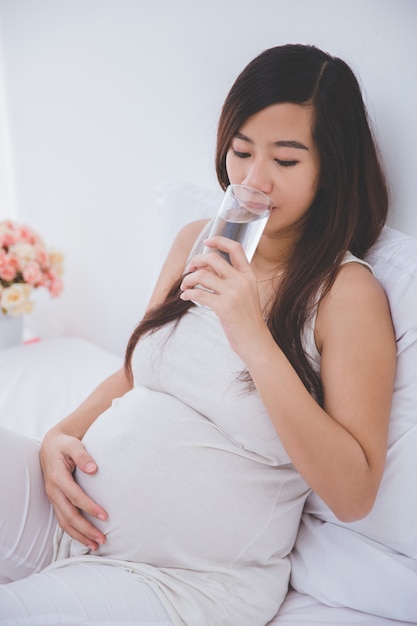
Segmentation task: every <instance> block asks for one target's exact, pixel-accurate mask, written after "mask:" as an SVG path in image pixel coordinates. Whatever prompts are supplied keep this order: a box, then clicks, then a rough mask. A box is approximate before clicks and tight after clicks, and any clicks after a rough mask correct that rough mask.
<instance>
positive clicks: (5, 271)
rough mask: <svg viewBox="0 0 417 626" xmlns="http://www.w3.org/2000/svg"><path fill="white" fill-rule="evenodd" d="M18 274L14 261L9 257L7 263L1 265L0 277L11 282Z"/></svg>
mask: <svg viewBox="0 0 417 626" xmlns="http://www.w3.org/2000/svg"><path fill="white" fill-rule="evenodd" d="M16 274H17V272H16V267H15V266H14V264H13V263H10V260H9V259H7V260H6V263H4V264H3V265H2V266H1V267H0V278H2V279H3V280H5V281H6V282H10V281H11V280H14V279H15V278H16Z"/></svg>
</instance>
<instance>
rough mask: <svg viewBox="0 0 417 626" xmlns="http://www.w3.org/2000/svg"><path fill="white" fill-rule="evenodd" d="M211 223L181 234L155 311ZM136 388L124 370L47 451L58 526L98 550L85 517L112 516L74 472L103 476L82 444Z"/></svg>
mask: <svg viewBox="0 0 417 626" xmlns="http://www.w3.org/2000/svg"><path fill="white" fill-rule="evenodd" d="M206 223H207V220H199V221H197V222H193V223H191V224H188V225H187V226H185V227H184V228H183V229H182V230H181V231H180V232H179V234H178V235H177V237H176V239H175V241H174V244H173V246H172V248H171V251H170V252H169V254H168V257H167V259H166V261H165V264H164V266H163V268H162V271H161V274H160V277H159V279H158V282H157V284H156V287H155V290H154V292H153V294H152V297H151V299H150V302H149V308H151V307H153V306H155V305H157V304H158V303H159V302H162V301H163V300H164V298H165V295H166V294H167V292H168V291H169V288H170V286H171V283H172V282H173V280H174V279H175V278H177V277H178V276H179V275H180V274H181V272H182V271H183V268H184V266H185V263H186V261H187V258H188V255H189V253H190V250H191V248H192V245H193V243H194V241H195V239H196V238H197V236H198V235H199V233H200V232H201V230H202V228H203V227H204V225H205V224H206ZM131 386H132V385H131V383H130V381H129V380H128V378H127V376H126V373H125V370H124V368H121V369H120V370H118V371H117V372H115V374H113V375H112V376H110V377H109V378H107V379H106V380H105V381H104V382H102V383H101V384H100V385H99V386H98V387H97V388H96V389H95V391H93V393H92V394H91V395H90V396H88V398H87V399H86V400H85V401H84V402H83V403H82V404H81V405H80V406H79V407H78V408H77V409H76V410H75V411H73V412H72V413H71V414H70V415H68V416H67V417H66V418H65V419H63V420H62V421H61V422H59V423H58V424H57V425H56V426H54V427H53V428H51V430H49V431H48V432H47V433H46V435H45V437H44V439H43V442H42V446H41V453H40V459H41V466H42V471H43V476H44V481H45V490H46V494H47V496H48V498H49V500H50V502H51V503H52V506H53V507H54V511H55V515H56V517H57V520H58V523H59V525H60V526H61V528H63V529H64V530H65V531H66V532H67V533H68V534H69V535H70V536H71V537H73V538H74V539H77V540H78V541H80V542H81V543H82V544H84V545H86V546H88V547H89V548H90V549H92V550H95V549H97V547H98V545H99V544H102V543H104V542H105V540H106V537H105V535H104V534H103V533H102V532H101V531H100V530H98V529H97V528H96V527H95V526H94V525H93V524H92V523H91V522H89V521H88V520H87V519H86V518H85V517H84V516H83V515H82V513H81V512H82V511H84V512H85V513H88V515H90V516H91V517H92V518H93V519H94V518H96V519H106V518H107V512H106V511H105V510H104V509H103V508H102V507H101V506H100V505H99V504H98V503H96V502H94V501H93V500H92V499H91V498H89V497H88V496H87V494H86V493H85V492H84V491H83V490H82V489H81V488H80V487H79V486H78V485H77V483H76V482H75V480H74V477H73V472H74V470H75V468H76V467H77V468H78V469H80V470H81V471H83V472H85V473H87V474H94V473H95V472H96V471H97V469H98V468H97V465H96V463H95V461H94V459H93V458H92V457H91V456H90V455H89V454H88V451H87V450H86V449H85V447H84V446H83V444H82V441H81V439H82V438H83V437H84V435H85V433H86V432H87V430H88V429H89V427H90V426H91V424H92V423H93V422H94V421H95V420H96V419H97V418H98V416H99V415H101V413H103V412H104V411H105V410H106V409H108V408H109V407H110V406H111V404H112V402H113V400H114V399H115V398H118V397H121V396H122V395H124V394H125V393H126V392H127V391H129V389H131Z"/></svg>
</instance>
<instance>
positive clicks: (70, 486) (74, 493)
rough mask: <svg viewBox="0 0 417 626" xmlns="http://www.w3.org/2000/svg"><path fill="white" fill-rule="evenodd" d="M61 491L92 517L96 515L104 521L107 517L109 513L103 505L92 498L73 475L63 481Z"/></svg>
mask: <svg viewBox="0 0 417 626" xmlns="http://www.w3.org/2000/svg"><path fill="white" fill-rule="evenodd" d="M60 491H61V493H63V494H64V496H65V497H66V498H67V500H69V501H70V502H71V503H72V504H73V505H74V506H75V507H77V509H80V510H81V511H84V512H85V513H87V514H88V515H90V517H95V518H97V519H99V520H102V521H104V520H106V519H107V513H106V511H105V510H104V509H103V507H101V506H100V505H99V504H97V502H95V501H94V500H93V499H92V498H90V497H89V496H88V495H87V494H86V493H85V492H84V491H83V490H82V489H81V487H80V486H79V485H78V484H77V483H76V482H75V480H74V479H73V478H72V476H71V477H70V478H67V480H65V481H62V483H61V485H60Z"/></svg>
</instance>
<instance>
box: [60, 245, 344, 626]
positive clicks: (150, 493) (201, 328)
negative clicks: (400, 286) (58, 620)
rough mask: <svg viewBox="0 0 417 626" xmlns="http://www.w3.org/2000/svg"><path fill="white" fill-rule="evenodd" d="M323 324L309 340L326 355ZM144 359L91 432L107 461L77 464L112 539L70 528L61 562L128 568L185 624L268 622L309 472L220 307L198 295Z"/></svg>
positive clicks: (88, 439)
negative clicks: (251, 374) (297, 464)
mask: <svg viewBox="0 0 417 626" xmlns="http://www.w3.org/2000/svg"><path fill="white" fill-rule="evenodd" d="M351 260H356V259H354V257H353V258H352V259H351V258H350V257H347V258H346V262H350V261H351ZM313 330H314V322H313V323H312V325H311V326H310V327H309V330H308V332H307V333H306V349H307V350H308V352H309V354H310V356H311V358H312V359H313V360H315V361H317V359H318V361H317V362H318V364H319V356H318V353H317V350H316V348H315V344H314V332H313ZM132 365H133V372H134V378H135V387H134V388H133V390H132V391H130V392H128V393H127V394H126V395H125V396H123V397H122V398H120V399H117V400H115V401H114V402H113V405H112V407H111V408H110V409H108V410H107V411H106V412H105V413H103V415H101V416H100V417H99V418H98V419H97V420H96V422H95V423H94V424H93V425H92V426H91V428H90V429H89V431H88V432H87V433H86V435H85V437H84V440H83V441H84V443H85V445H86V447H87V449H88V451H89V452H90V453H91V454H92V455H93V457H94V458H95V460H96V461H97V463H98V467H99V471H98V472H97V474H96V475H94V476H87V475H86V474H83V473H82V472H77V475H76V477H77V480H78V482H79V484H80V485H81V487H82V488H83V489H85V490H86V492H87V493H89V494H90V495H91V497H93V498H94V499H95V500H96V501H97V502H99V503H100V504H101V505H102V506H103V507H104V508H105V509H107V511H108V512H109V519H108V521H107V522H103V523H100V527H101V528H102V530H103V532H104V533H106V535H107V542H106V544H105V545H104V546H101V547H100V548H99V550H98V551H97V552H95V553H91V554H90V553H89V551H88V549H87V548H86V547H85V546H83V545H81V544H80V543H78V542H77V541H74V540H72V539H71V538H70V537H69V536H68V535H66V534H65V533H62V531H60V530H58V531H57V535H56V559H59V560H58V561H57V562H56V563H55V564H54V565H53V566H52V567H62V566H65V564H66V563H68V562H69V561H68V560H65V559H70V560H71V561H72V562H73V561H74V560H77V561H85V560H93V561H96V560H100V561H101V562H105V563H111V564H113V565H116V566H120V567H123V568H126V569H128V570H129V571H130V572H132V575H133V576H136V577H137V578H138V579H140V580H144V581H147V582H148V583H149V584H150V585H151V586H152V587H153V588H154V589H155V591H156V593H157V594H158V595H159V597H160V598H161V600H162V602H163V604H164V605H165V607H166V609H167V611H168V613H169V615H170V616H171V619H172V620H173V623H174V624H175V625H181V626H185V625H186V626H197V625H198V626H237V625H239V626H265V624H266V623H267V622H268V621H269V620H271V619H272V618H273V616H274V615H275V614H276V612H277V610H278V608H279V606H280V604H281V602H282V601H283V599H284V597H285V594H286V592H287V588H288V581H289V573H290V566H289V559H288V556H287V555H288V553H289V552H290V550H291V548H292V546H293V544H294V541H295V536H296V533H297V529H298V525H299V520H300V517H301V513H302V508H303V504H304V501H305V499H306V497H307V495H308V493H309V487H308V485H307V484H306V483H305V481H304V480H303V478H301V476H300V475H299V474H298V473H297V472H296V471H295V469H294V467H293V465H292V463H291V460H290V459H289V457H288V455H287V453H286V451H285V450H284V448H283V446H282V444H281V442H280V440H279V438H278V436H277V433H276V431H275V429H274V427H273V425H272V423H271V421H270V419H269V417H268V415H267V413H266V411H265V408H264V406H263V404H262V402H261V400H260V398H259V396H258V394H257V393H256V391H255V392H250V391H248V389H247V386H246V385H245V384H244V383H242V382H240V381H239V379H238V375H239V373H240V372H241V371H243V370H244V369H245V368H244V364H243V362H242V361H241V360H240V359H239V358H238V357H237V356H236V354H235V353H234V352H233V351H232V350H231V349H230V347H229V345H228V342H227V339H226V337H225V335H224V333H223V330H222V327H221V325H220V323H219V321H218V319H217V317H216V316H215V314H214V313H213V312H212V311H210V310H208V309H205V308H202V307H193V308H192V309H190V310H189V311H188V312H187V313H186V315H185V316H184V317H183V318H182V320H181V321H180V322H179V323H178V325H177V326H176V327H174V325H172V324H169V325H167V326H165V327H163V328H161V329H159V330H158V331H156V332H155V333H153V334H151V335H148V336H146V337H144V338H142V340H141V341H140V342H139V344H138V346H137V347H136V350H135V353H134V356H133V362H132ZM94 523H95V524H97V520H95V521H94Z"/></svg>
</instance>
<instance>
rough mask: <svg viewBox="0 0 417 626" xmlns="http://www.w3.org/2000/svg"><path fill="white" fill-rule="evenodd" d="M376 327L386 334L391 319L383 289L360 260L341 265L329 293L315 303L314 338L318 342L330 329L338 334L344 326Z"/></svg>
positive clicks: (319, 342) (389, 329) (356, 327)
mask: <svg viewBox="0 0 417 626" xmlns="http://www.w3.org/2000/svg"><path fill="white" fill-rule="evenodd" d="M371 327H372V328H373V330H374V329H375V327H379V328H380V330H381V331H384V329H385V332H387V333H390V331H391V330H392V321H391V315H390V310H389V304H388V299H387V297H386V294H385V291H384V289H383V287H382V285H381V284H380V282H379V281H378V279H377V278H376V277H375V276H374V275H373V274H372V272H371V271H370V270H369V269H368V268H367V267H366V266H364V265H362V264H361V263H355V262H351V263H346V264H345V265H343V266H342V267H341V268H340V270H339V272H338V275H337V277H336V280H335V281H334V283H333V285H332V287H331V289H330V291H329V293H328V294H327V295H326V296H325V297H324V298H323V300H322V302H321V303H320V306H319V311H318V315H317V322H316V341H317V345H318V346H319V344H321V343H322V342H323V340H324V338H325V336H326V335H328V334H333V333H332V331H334V332H337V333H338V334H339V333H340V332H341V331H342V330H345V329H347V328H351V329H352V328H355V330H356V331H357V332H358V333H359V334H361V329H362V330H363V331H364V332H368V331H369V329H370V328H371Z"/></svg>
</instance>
